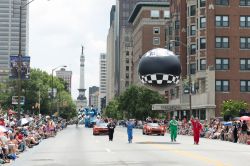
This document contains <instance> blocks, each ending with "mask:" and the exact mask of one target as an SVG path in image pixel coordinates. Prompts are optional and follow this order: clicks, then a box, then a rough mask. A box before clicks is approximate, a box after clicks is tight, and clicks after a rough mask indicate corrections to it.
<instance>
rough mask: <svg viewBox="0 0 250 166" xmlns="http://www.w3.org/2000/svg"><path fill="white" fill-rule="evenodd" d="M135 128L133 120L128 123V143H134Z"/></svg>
mask: <svg viewBox="0 0 250 166" xmlns="http://www.w3.org/2000/svg"><path fill="white" fill-rule="evenodd" d="M133 128H134V122H132V120H129V121H128V122H127V133H128V143H132V139H133Z"/></svg>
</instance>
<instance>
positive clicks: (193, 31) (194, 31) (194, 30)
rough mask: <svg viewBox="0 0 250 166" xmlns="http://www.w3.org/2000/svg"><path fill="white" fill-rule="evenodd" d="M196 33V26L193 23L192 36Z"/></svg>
mask: <svg viewBox="0 0 250 166" xmlns="http://www.w3.org/2000/svg"><path fill="white" fill-rule="evenodd" d="M195 34H196V26H195V25H191V28H190V36H194V35H195Z"/></svg>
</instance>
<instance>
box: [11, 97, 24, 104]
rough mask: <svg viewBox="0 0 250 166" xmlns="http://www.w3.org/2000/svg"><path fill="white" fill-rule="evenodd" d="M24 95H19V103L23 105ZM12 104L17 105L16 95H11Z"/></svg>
mask: <svg viewBox="0 0 250 166" xmlns="http://www.w3.org/2000/svg"><path fill="white" fill-rule="evenodd" d="M24 102H25V97H24V96H20V104H21V105H24ZM12 104H14V105H17V104H18V96H12Z"/></svg>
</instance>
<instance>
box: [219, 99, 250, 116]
mask: <svg viewBox="0 0 250 166" xmlns="http://www.w3.org/2000/svg"><path fill="white" fill-rule="evenodd" d="M247 108H248V104H247V103H246V102H244V101H235V100H226V101H223V103H222V115H223V116H232V117H237V116H239V113H240V110H241V109H245V110H246V109H247Z"/></svg>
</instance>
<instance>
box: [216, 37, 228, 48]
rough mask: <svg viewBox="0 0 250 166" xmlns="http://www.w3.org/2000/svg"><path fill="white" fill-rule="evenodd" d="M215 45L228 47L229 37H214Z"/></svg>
mask: <svg viewBox="0 0 250 166" xmlns="http://www.w3.org/2000/svg"><path fill="white" fill-rule="evenodd" d="M215 47H216V48H229V38H228V37H216V38H215Z"/></svg>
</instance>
